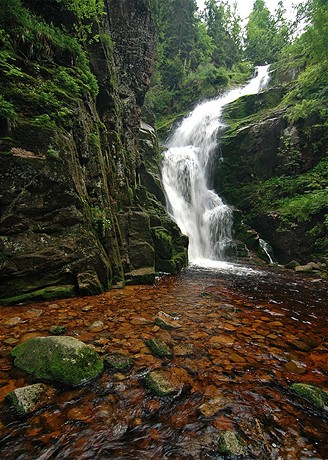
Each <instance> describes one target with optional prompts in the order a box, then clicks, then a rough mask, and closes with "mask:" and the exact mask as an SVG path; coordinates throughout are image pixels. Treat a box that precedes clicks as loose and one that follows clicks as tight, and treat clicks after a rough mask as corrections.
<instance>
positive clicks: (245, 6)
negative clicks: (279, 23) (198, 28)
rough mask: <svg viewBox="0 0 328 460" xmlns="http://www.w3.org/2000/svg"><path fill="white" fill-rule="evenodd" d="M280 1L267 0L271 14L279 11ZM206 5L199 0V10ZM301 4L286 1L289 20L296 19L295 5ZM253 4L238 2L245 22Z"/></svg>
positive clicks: (244, 1)
mask: <svg viewBox="0 0 328 460" xmlns="http://www.w3.org/2000/svg"><path fill="white" fill-rule="evenodd" d="M278 1H279V0H266V2H265V3H266V6H267V7H268V8H269V10H270V12H271V13H274V12H275V10H276V9H277V6H278ZM228 2H229V3H230V4H231V5H233V4H234V0H228ZM204 3H205V0H197V5H198V8H199V9H203V8H204ZM300 3H301V0H285V1H284V6H285V9H286V16H287V18H288V19H294V18H295V11H294V9H293V5H299V4H300ZM253 4H254V0H237V5H238V11H239V14H240V17H241V18H242V19H243V20H245V19H246V18H247V17H248V16H249V14H250V12H251V11H252V9H253Z"/></svg>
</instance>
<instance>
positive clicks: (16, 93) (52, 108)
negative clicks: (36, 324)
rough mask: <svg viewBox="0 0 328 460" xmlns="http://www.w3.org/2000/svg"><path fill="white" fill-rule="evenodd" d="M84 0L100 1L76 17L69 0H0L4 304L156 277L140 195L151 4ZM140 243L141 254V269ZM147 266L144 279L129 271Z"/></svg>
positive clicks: (0, 279)
mask: <svg viewBox="0 0 328 460" xmlns="http://www.w3.org/2000/svg"><path fill="white" fill-rule="evenodd" d="M84 4H86V5H87V6H88V5H89V4H91V5H93V4H95V5H96V6H97V8H95V9H94V10H92V8H91V10H87V12H84V13H83V14H82V13H81V11H82V10H79V9H77V10H76V9H74V8H75V7H72V5H73V6H74V2H70V1H69V0H63V1H60V2H53V1H51V2H50V1H46V2H45V1H44V0H42V1H41V0H35V1H34V0H33V1H30V0H25V1H22V2H21V1H19V0H10V1H2V0H1V14H0V40H1V44H2V51H1V53H0V58H1V61H0V70H1V74H0V84H1V93H2V95H3V96H2V97H1V100H0V136H1V137H0V171H1V173H0V174H1V181H0V299H2V300H3V299H6V301H7V302H10V301H11V300H10V299H11V298H14V301H15V302H17V301H21V300H25V299H33V293H34V292H35V293H37V292H38V294H37V298H42V297H43V296H42V292H43V290H44V289H46V292H47V293H48V294H47V296H48V298H51V297H56V296H57V295H63V292H65V293H66V294H65V295H72V294H74V293H75V294H95V293H98V292H101V291H102V290H104V289H108V288H110V286H111V285H112V284H115V283H118V282H125V278H126V276H125V275H126V273H133V272H134V274H135V276H134V280H135V281H138V280H139V281H145V280H146V281H147V282H149V281H151V280H153V279H154V275H155V251H154V242H153V239H152V236H151V230H150V218H149V216H148V211H145V210H144V209H143V208H144V203H143V202H142V200H141V201H140V197H138V196H137V194H138V193H137V191H138V189H139V187H140V181H141V178H140V169H141V165H142V164H143V159H142V157H141V153H140V152H141V148H140V143H139V127H140V113H141V107H142V104H143V99H144V96H145V92H146V90H147V88H148V85H149V79H150V76H151V72H152V66H153V60H154V31H153V25H152V22H151V20H150V16H149V11H148V1H146V0H138V1H135V2H129V1H122V0H107V1H105V2H104V3H103V2H102V1H100V0H99V1H97V2H88V1H87V0H86V1H84V2H82V3H81V5H82V6H83V5H84ZM99 8H100V9H99ZM100 11H101V13H100ZM147 193H148V192H147ZM154 200H155V201H156V199H155V197H154ZM132 214H134V217H133V219H134V220H136V219H138V218H140V219H141V220H140V222H139V224H138V223H136V224H135V227H136V230H133V232H134V235H133V238H131V237H130V235H129V232H130V229H129V225H125V222H126V220H127V219H129V218H131V216H132ZM122 216H123V217H122ZM124 216H125V217H124ZM133 219H132V220H133ZM122 222H123V223H124V225H123V224H122ZM141 223H142V225H141ZM138 246H139V247H140V248H141V247H142V248H145V247H147V249H149V251H148V253H147V254H148V256H147V257H146V258H145V261H144V265H143V264H142V263H141V262H140V256H139V255H138V254H137V247H138ZM134 254H135V256H134ZM143 269H145V272H146V273H147V276H146V279H145V277H144V276H143V275H142V276H140V277H138V274H136V272H135V270H139V272H138V273H139V274H140V273H141V272H142V270H143ZM140 270H141V271H140ZM49 293H50V294H49Z"/></svg>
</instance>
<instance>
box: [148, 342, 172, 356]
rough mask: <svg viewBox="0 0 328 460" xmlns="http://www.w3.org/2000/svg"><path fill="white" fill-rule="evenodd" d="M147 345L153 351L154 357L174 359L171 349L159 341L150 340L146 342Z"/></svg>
mask: <svg viewBox="0 0 328 460" xmlns="http://www.w3.org/2000/svg"><path fill="white" fill-rule="evenodd" d="M146 345H147V346H148V347H149V348H150V349H151V351H152V352H153V354H154V355H156V356H158V357H160V358H171V357H172V352H171V350H170V349H169V347H168V346H167V345H165V343H163V342H161V341H160V340H158V339H148V340H146Z"/></svg>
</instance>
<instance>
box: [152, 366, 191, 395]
mask: <svg viewBox="0 0 328 460" xmlns="http://www.w3.org/2000/svg"><path fill="white" fill-rule="evenodd" d="M189 381H190V379H189V375H188V373H187V371H185V370H184V369H180V368H177V367H174V368H171V369H167V370H163V369H160V370H156V371H152V372H149V374H147V377H146V385H147V387H148V388H149V389H150V391H151V392H152V393H154V394H155V395H157V396H173V395H177V394H178V393H180V392H181V391H182V390H183V389H184V388H185V387H186V386H187V385H188V383H189Z"/></svg>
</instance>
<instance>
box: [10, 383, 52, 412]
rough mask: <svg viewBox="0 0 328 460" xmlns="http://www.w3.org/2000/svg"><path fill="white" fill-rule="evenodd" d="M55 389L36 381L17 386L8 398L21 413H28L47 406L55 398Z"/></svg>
mask: <svg viewBox="0 0 328 460" xmlns="http://www.w3.org/2000/svg"><path fill="white" fill-rule="evenodd" d="M54 394H55V390H54V389H53V388H50V387H48V386H47V385H44V384H42V383H35V384H34V385H28V386H26V387H22V388H17V389H16V390H14V391H12V392H10V393H9V394H8V395H7V396H6V399H7V401H9V402H10V403H11V404H12V405H13V407H14V409H15V411H16V412H17V413H18V414H20V415H27V414H31V413H32V412H35V411H36V410H38V409H41V408H42V407H44V406H46V405H47V404H48V403H49V401H50V400H51V399H52V398H53V396H54Z"/></svg>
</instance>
